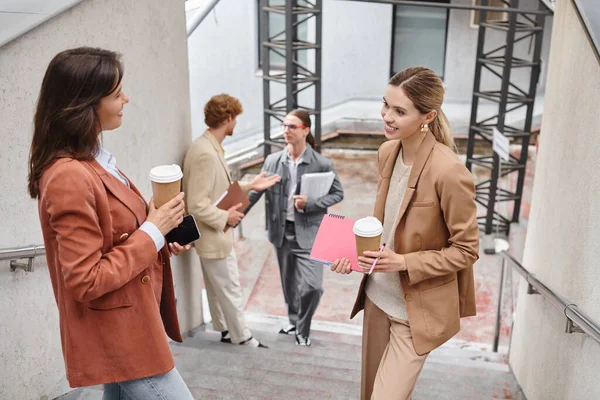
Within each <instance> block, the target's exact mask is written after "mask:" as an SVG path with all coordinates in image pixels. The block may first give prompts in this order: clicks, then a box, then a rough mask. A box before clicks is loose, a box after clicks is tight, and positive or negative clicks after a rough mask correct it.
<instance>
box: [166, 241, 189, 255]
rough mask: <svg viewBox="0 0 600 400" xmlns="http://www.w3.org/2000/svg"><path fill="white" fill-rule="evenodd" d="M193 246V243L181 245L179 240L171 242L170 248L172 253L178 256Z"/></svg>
mask: <svg viewBox="0 0 600 400" xmlns="http://www.w3.org/2000/svg"><path fill="white" fill-rule="evenodd" d="M191 248H192V245H191V244H186V245H185V246H180V245H179V243H177V242H173V243H169V250H170V251H171V254H172V255H174V256H178V255H180V254H181V253H183V252H184V251H188V250H189V249H191Z"/></svg>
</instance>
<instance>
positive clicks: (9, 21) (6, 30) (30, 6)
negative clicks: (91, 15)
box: [0, 0, 83, 47]
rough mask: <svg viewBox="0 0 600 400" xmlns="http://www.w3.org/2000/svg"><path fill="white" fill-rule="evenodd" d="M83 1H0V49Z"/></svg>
mask: <svg viewBox="0 0 600 400" xmlns="http://www.w3.org/2000/svg"><path fill="white" fill-rule="evenodd" d="M82 1H83V0H0V47H1V46H3V45H5V44H6V43H8V42H10V41H11V40H13V39H16V38H17V37H19V36H21V35H22V34H24V33H25V32H27V31H29V30H31V29H33V28H35V27H36V26H38V25H40V24H41V23H43V22H44V21H47V20H49V19H50V18H52V17H53V16H55V15H57V14H60V13H61V12H63V11H65V10H67V9H69V8H71V7H73V6H74V5H75V4H77V3H80V2H82Z"/></svg>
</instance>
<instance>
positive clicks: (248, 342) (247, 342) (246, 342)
mask: <svg viewBox="0 0 600 400" xmlns="http://www.w3.org/2000/svg"><path fill="white" fill-rule="evenodd" d="M240 346H248V347H260V348H262V349H268V347H267V346H265V345H264V344H262V343H261V342H259V341H258V340H256V339H254V338H253V337H252V336H250V339H246V340H244V341H243V342H241V343H240Z"/></svg>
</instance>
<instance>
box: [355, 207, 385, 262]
mask: <svg viewBox="0 0 600 400" xmlns="http://www.w3.org/2000/svg"><path fill="white" fill-rule="evenodd" d="M353 230H354V236H355V237H356V251H357V253H358V256H359V257H360V256H363V252H365V251H379V247H380V245H381V234H382V233H383V225H381V222H380V221H379V220H378V219H377V218H375V217H365V218H361V219H359V220H357V221H356V222H355V223H354V228H353Z"/></svg>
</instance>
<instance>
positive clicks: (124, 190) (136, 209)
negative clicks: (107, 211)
mask: <svg viewBox="0 0 600 400" xmlns="http://www.w3.org/2000/svg"><path fill="white" fill-rule="evenodd" d="M87 163H88V164H89V165H90V166H91V167H92V169H93V170H94V171H95V172H96V174H98V176H99V177H100V179H101V180H102V183H104V186H105V187H106V188H107V189H108V190H109V191H110V192H111V193H112V194H113V196H115V197H116V198H117V199H118V200H119V201H120V202H121V203H123V204H124V205H125V206H126V207H127V208H129V209H130V210H131V212H132V213H133V215H135V218H136V219H137V222H138V225H141V224H143V223H144V221H145V220H146V209H145V207H144V205H145V204H146V202H145V200H144V199H143V197H142V196H141V195H140V194H139V191H138V190H137V188H135V186H133V183H131V180H130V179H129V178H127V180H128V181H129V184H130V185H131V189H129V188H128V187H127V186H125V184H123V182H121V181H119V180H118V179H117V178H115V177H114V176H112V175H111V174H109V173H108V172H107V171H106V170H105V169H104V168H103V167H102V166H101V165H100V164H98V162H97V161H96V160H91V161H87ZM123 176H125V175H123Z"/></svg>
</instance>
